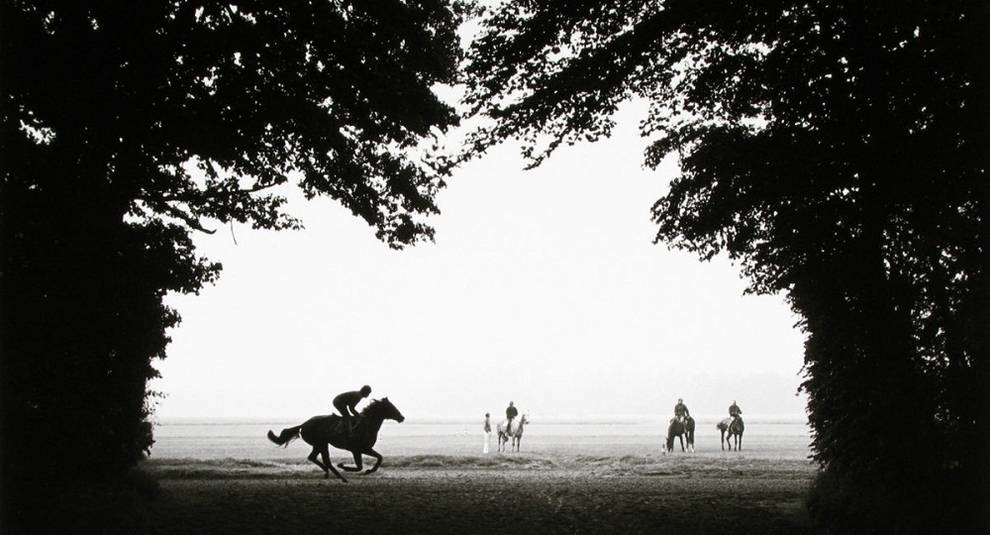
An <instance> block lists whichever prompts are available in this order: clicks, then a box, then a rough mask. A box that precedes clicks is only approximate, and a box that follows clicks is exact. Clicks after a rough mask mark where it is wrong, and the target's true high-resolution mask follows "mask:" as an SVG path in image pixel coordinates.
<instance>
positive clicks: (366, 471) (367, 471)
mask: <svg viewBox="0 0 990 535" xmlns="http://www.w3.org/2000/svg"><path fill="white" fill-rule="evenodd" d="M374 472H375V471H374V470H372V469H370V468H369V469H367V470H365V471H364V473H365V474H373V473H374Z"/></svg>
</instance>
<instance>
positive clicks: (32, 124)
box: [0, 0, 461, 517]
mask: <svg viewBox="0 0 990 535" xmlns="http://www.w3.org/2000/svg"><path fill="white" fill-rule="evenodd" d="M459 19H460V15H459V12H458V8H456V6H452V5H451V4H450V3H448V2H445V1H443V0H421V1H416V2H402V1H382V2H352V1H348V0H337V1H331V0H327V1H317V0H309V1H306V0H297V1H291V2H260V1H254V0H245V1H232V2H228V3H219V4H217V3H212V2H195V1H192V2H166V1H156V2H129V1H116V2H100V3H91V2H54V1H52V2H44V1H42V2H25V1H18V0H5V1H4V2H3V4H2V12H0V23H2V25H3V26H2V28H0V50H2V65H0V69H2V71H0V81H2V82H0V83H2V84H3V99H2V103H0V121H2V129H0V151H2V154H3V165H2V169H0V173H2V175H0V197H2V199H3V203H2V207H0V210H2V211H0V225H2V229H3V232H2V240H3V242H2V250H3V258H2V268H0V269H2V276H0V300H2V303H3V317H2V332H3V358H2V368H0V377H2V385H0V391H2V403H3V421H2V428H0V437H2V440H3V444H2V446H3V447H2V451H3V465H2V468H0V469H2V471H3V474H4V478H5V480H6V481H7V482H8V484H10V485H14V484H15V483H16V484H17V485H18V489H19V490H18V492H17V493H16V494H17V495H18V496H21V497H22V501H24V502H29V501H30V498H24V497H23V496H25V494H24V490H23V489H22V488H20V487H21V485H23V484H25V483H26V482H29V481H42V482H45V481H46V478H48V477H50V476H59V477H63V478H64V477H66V476H68V477H82V478H92V477H95V476H97V475H106V474H120V473H122V472H124V471H126V470H127V468H128V467H130V466H131V465H132V464H133V463H134V461H135V460H136V459H138V458H139V457H140V456H141V454H142V450H144V449H147V448H149V447H150V445H151V442H152V436H151V433H150V425H149V424H148V423H147V421H146V417H147V416H148V414H149V406H148V395H149V393H148V392H147V388H146V382H147V380H148V379H149V378H151V377H154V376H156V374H157V372H156V371H155V369H154V367H153V359H154V358H164V357H165V352H166V346H167V343H168V336H167V334H166V331H167V329H168V328H169V327H172V326H174V325H176V323H177V322H178V321H179V316H178V314H177V313H176V312H175V311H173V310H170V309H169V308H167V307H166V306H164V305H163V304H162V297H163V296H164V295H165V294H166V293H167V292H185V293H188V292H197V291H198V290H199V289H200V288H201V287H202V286H203V285H204V284H207V283H210V282H212V281H213V280H214V279H215V278H216V277H217V275H218V273H219V271H220V268H221V266H220V265H219V264H216V263H211V262H209V261H208V260H206V259H203V258H200V257H198V256H197V255H196V253H195V250H194V247H193V245H192V241H191V239H190V233H191V232H194V231H204V232H210V231H211V229H210V228H209V227H210V226H211V225H213V224H217V222H219V223H226V222H229V221H237V222H241V223H249V224H251V225H252V226H253V227H254V228H265V229H286V228H294V227H297V226H298V225H299V222H297V221H296V220H295V219H293V218H292V217H291V216H290V215H288V214H286V213H285V212H284V209H283V203H284V198H283V197H282V196H281V192H283V191H284V188H285V187H288V185H287V181H288V180H289V175H290V173H292V172H298V174H299V175H298V176H301V179H300V180H299V183H298V187H300V188H301V189H302V191H303V192H304V193H305V195H306V196H307V197H308V198H313V197H316V196H327V197H330V198H332V199H335V200H336V201H338V202H340V203H342V204H343V205H344V206H346V207H347V208H349V209H350V210H351V211H352V212H353V213H354V214H355V215H357V216H359V217H361V218H362V219H364V220H365V221H367V222H368V224H369V225H371V226H372V227H373V228H374V231H375V235H376V236H377V237H378V238H380V239H381V240H383V241H385V242H386V243H387V244H388V245H389V246H391V247H395V248H401V247H403V246H405V245H409V244H413V243H415V242H417V241H420V240H424V239H427V240H428V239H431V238H432V234H433V231H432V229H431V228H430V227H429V226H428V225H427V224H426V222H425V220H424V216H427V215H429V214H432V213H435V212H437V208H436V205H435V203H434V198H435V195H436V193H437V191H438V190H439V189H440V188H441V187H443V185H444V181H443V178H444V177H445V176H446V175H447V174H448V172H449V164H448V162H446V161H445V160H444V158H442V157H440V156H438V155H437V154H438V152H437V151H436V150H434V149H435V147H433V146H432V145H431V143H432V142H434V141H435V138H436V136H437V135H438V134H440V133H442V132H443V131H445V130H446V129H447V128H449V127H450V126H452V125H454V124H456V123H457V121H458V118H457V115H456V113H455V112H454V110H453V109H452V108H451V107H449V106H448V105H446V104H445V103H443V102H441V101H440V100H438V98H437V97H436V96H435V95H434V93H433V91H432V88H433V86H434V85H435V84H440V83H451V82H453V81H454V79H455V75H456V67H457V64H458V61H459V60H460V56H461V50H460V47H459V41H458V39H457V37H456V34H455V30H456V28H457V25H458V23H459ZM211 222H213V223H211ZM46 484H47V483H42V485H41V486H45V485H46ZM4 495H5V497H7V498H9V497H11V495H12V493H11V492H5V493H4ZM5 501H6V498H5ZM11 512H12V514H13V512H16V513H17V514H23V512H22V511H21V510H20V509H17V508H14V509H12V510H11ZM2 516H4V515H0V517H2Z"/></svg>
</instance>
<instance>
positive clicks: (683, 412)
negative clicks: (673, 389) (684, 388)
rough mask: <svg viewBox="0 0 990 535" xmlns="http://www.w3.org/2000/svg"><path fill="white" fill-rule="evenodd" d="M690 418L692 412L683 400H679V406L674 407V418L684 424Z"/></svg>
mask: <svg viewBox="0 0 990 535" xmlns="http://www.w3.org/2000/svg"><path fill="white" fill-rule="evenodd" d="M688 416H691V411H689V410H688V408H687V405H685V404H684V400H683V399H681V398H677V405H674V418H675V419H676V420H678V421H680V422H683V421H684V419H685V418H687V417H688Z"/></svg>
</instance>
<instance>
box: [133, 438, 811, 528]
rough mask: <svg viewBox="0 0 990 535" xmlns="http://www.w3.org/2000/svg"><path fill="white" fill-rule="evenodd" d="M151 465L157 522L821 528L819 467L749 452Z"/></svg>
mask: <svg viewBox="0 0 990 535" xmlns="http://www.w3.org/2000/svg"><path fill="white" fill-rule="evenodd" d="M335 458H336V460H337V461H338V462H339V461H341V460H344V458H343V457H341V456H339V455H336V456H335ZM348 460H349V458H348ZM143 470H144V471H145V472H147V473H148V474H150V475H152V476H153V477H154V478H156V479H157V480H158V481H159V483H160V485H161V488H162V492H161V495H160V496H159V497H158V498H157V499H156V500H154V501H153V502H152V504H151V509H150V511H149V513H150V518H148V520H149V522H148V523H147V524H146V525H148V526H153V528H151V532H152V533H162V534H179V533H237V534H244V535H247V534H255V533H259V534H260V533H273V534H274V533H321V534H325V533H528V532H539V533H728V532H735V533H813V532H814V531H813V529H812V528H811V526H810V524H809V521H808V518H807V514H806V513H805V510H804V507H803V497H804V494H805V492H806V490H807V488H808V485H809V484H810V482H811V479H812V478H813V476H814V473H815V471H814V468H813V467H812V466H811V465H809V464H808V463H807V461H804V460H793V459H780V458H772V457H768V456H756V457H749V456H747V454H746V452H745V451H743V452H741V453H737V452H732V453H729V452H724V453H723V452H712V453H696V454H682V453H677V454H673V455H667V456H662V455H659V454H648V455H641V456H634V455H622V456H599V455H571V454H566V455H565V454H543V453H535V454H534V453H521V454H520V453H517V454H504V455H489V456H485V457H481V456H454V455H410V456H397V457H388V456H386V459H385V463H384V464H383V466H382V469H381V470H380V471H379V472H378V473H376V474H372V475H351V474H348V477H349V480H350V482H349V483H346V484H345V483H342V482H340V481H337V480H325V479H323V477H322V474H321V472H320V471H319V470H318V469H317V468H316V466H315V465H312V464H310V463H308V462H307V461H305V460H304V459H299V460H298V461H288V460H285V459H271V460H260V459H253V460H235V459H214V460H194V459H163V460H151V461H147V462H146V463H144V464H143Z"/></svg>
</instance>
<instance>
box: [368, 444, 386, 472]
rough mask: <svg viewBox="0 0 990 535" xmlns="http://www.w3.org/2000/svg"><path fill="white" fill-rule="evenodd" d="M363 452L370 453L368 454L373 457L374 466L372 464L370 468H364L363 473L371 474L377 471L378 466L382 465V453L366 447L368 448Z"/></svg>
mask: <svg viewBox="0 0 990 535" xmlns="http://www.w3.org/2000/svg"><path fill="white" fill-rule="evenodd" d="M364 454H365V455H370V456H372V457H374V458H375V466H372V467H371V468H369V469H367V470H365V472H364V473H365V474H373V473H375V472H377V471H378V467H379V466H381V465H382V454H380V453H378V452H377V451H375V450H373V449H371V448H368V449H366V450H364Z"/></svg>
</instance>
